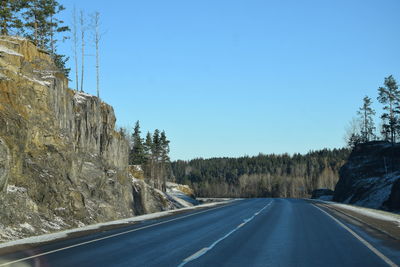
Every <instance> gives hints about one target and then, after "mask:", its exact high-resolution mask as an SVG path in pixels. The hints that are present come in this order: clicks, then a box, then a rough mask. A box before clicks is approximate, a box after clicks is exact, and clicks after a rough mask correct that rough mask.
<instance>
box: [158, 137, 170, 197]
mask: <svg viewBox="0 0 400 267" xmlns="http://www.w3.org/2000/svg"><path fill="white" fill-rule="evenodd" d="M160 147H161V152H160V160H161V177H162V182H163V183H162V190H163V191H164V192H165V191H166V189H167V175H168V171H169V170H170V159H169V155H168V154H169V140H168V139H167V136H166V134H165V131H162V132H161V135H160Z"/></svg>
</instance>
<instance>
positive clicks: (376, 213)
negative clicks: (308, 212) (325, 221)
mask: <svg viewBox="0 0 400 267" xmlns="http://www.w3.org/2000/svg"><path fill="white" fill-rule="evenodd" d="M313 200H314V201H319V202H323V203H325V204H328V205H330V206H334V207H338V208H343V209H347V210H351V211H354V212H356V213H358V214H362V215H365V216H368V217H372V218H375V219H379V220H384V221H389V222H395V223H397V224H398V225H399V227H400V214H396V213H390V212H386V211H383V210H375V209H369V208H364V207H358V206H353V205H348V204H341V203H336V202H331V201H324V200H316V199H313Z"/></svg>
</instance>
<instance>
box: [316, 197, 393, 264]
mask: <svg viewBox="0 0 400 267" xmlns="http://www.w3.org/2000/svg"><path fill="white" fill-rule="evenodd" d="M313 206H314V207H316V208H317V209H319V210H320V211H322V212H323V213H325V214H326V215H328V216H329V217H330V218H332V219H333V220H334V221H335V222H336V223H337V224H339V225H340V226H341V227H343V228H344V229H346V230H347V231H348V232H349V233H350V234H352V235H353V236H354V237H355V238H357V240H358V241H360V242H361V243H363V244H364V245H365V246H366V247H367V248H369V249H370V250H371V251H372V252H373V253H375V255H377V256H378V257H379V258H381V259H382V260H383V261H384V262H386V263H387V264H388V265H389V266H398V265H397V264H395V263H394V262H393V261H391V260H390V259H389V258H388V257H386V256H385V255H383V254H382V253H381V252H380V251H379V250H377V249H376V248H375V247H374V246H372V245H371V244H370V243H369V242H368V241H366V240H365V239H364V238H362V237H361V236H359V235H358V234H356V233H355V232H354V231H353V230H351V229H350V228H349V227H347V226H346V225H345V224H343V223H342V222H341V221H339V220H338V219H336V218H335V217H333V216H332V215H330V214H329V213H328V212H326V211H324V210H323V209H321V208H320V207H318V206H316V205H314V204H313Z"/></svg>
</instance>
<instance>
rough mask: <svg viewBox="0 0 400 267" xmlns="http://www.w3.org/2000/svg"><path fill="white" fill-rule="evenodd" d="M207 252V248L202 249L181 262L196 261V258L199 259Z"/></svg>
mask: <svg viewBox="0 0 400 267" xmlns="http://www.w3.org/2000/svg"><path fill="white" fill-rule="evenodd" d="M206 250H207V248H202V249H200V250H199V251H197V252H196V253H194V254H193V255H192V256H189V257H187V258H186V259H184V260H183V261H191V260H192V259H197V258H198V257H200V256H201V255H202V254H203V253H204V252H205V251H206Z"/></svg>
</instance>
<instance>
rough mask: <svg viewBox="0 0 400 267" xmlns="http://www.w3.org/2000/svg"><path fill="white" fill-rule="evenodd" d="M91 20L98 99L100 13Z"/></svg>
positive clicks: (96, 13)
mask: <svg viewBox="0 0 400 267" xmlns="http://www.w3.org/2000/svg"><path fill="white" fill-rule="evenodd" d="M92 20H93V32H94V43H95V46H96V88H97V97H99V98H100V56H99V42H100V39H101V35H100V31H99V29H100V13H99V12H98V11H96V12H95V13H94V14H93V17H92Z"/></svg>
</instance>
